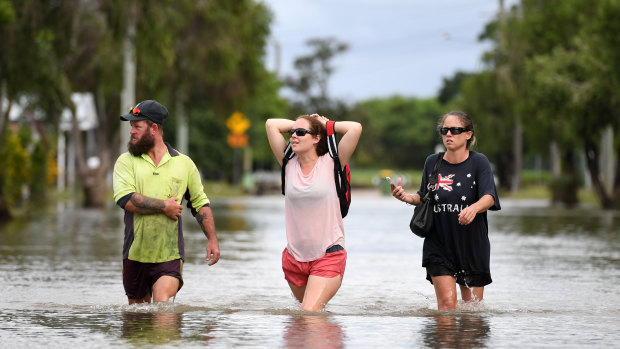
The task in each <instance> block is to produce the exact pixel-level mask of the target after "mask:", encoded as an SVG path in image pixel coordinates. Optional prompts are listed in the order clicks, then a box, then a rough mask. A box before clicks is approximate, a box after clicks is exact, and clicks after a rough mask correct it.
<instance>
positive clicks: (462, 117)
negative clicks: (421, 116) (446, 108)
mask: <svg viewBox="0 0 620 349" xmlns="http://www.w3.org/2000/svg"><path fill="white" fill-rule="evenodd" d="M448 116H456V117H457V118H458V119H459V121H460V122H461V123H462V124H463V127H464V128H466V129H467V130H468V131H471V137H470V138H469V139H468V140H467V149H469V148H470V147H473V146H474V145H475V144H476V131H474V122H473V121H471V118H470V117H469V115H467V114H466V113H464V112H462V111H458V110H453V111H451V112H449V113H447V114H445V115H444V116H442V117H441V118H440V119H439V122H438V123H437V132H439V129H440V128H442V127H443V123H444V122H445V121H446V118H447V117H448Z"/></svg>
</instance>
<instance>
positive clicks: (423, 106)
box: [347, 96, 445, 168]
mask: <svg viewBox="0 0 620 349" xmlns="http://www.w3.org/2000/svg"><path fill="white" fill-rule="evenodd" d="M443 114H445V110H443V107H442V106H441V104H440V103H439V102H438V101H437V100H436V99H424V100H422V99H417V98H405V97H401V96H394V97H391V98H388V99H371V100H368V101H364V102H360V103H358V104H357V105H355V107H354V108H353V109H352V110H351V112H350V113H349V115H348V116H347V119H350V120H355V121H358V122H360V123H362V124H363V125H364V136H363V137H362V138H361V139H360V141H359V144H358V147H357V150H356V152H355V153H356V155H355V161H356V164H357V165H360V166H384V167H397V168H421V167H422V166H423V165H424V159H426V157H427V156H428V155H429V154H430V153H432V152H434V147H435V145H436V144H438V142H440V139H439V136H438V134H437V132H436V131H435V128H436V125H437V121H438V119H439V117H440V116H441V115H443Z"/></svg>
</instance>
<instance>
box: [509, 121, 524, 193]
mask: <svg viewBox="0 0 620 349" xmlns="http://www.w3.org/2000/svg"><path fill="white" fill-rule="evenodd" d="M513 141H514V143H513V145H512V147H513V149H512V150H513V155H514V158H513V162H514V164H513V166H512V170H513V175H512V181H511V183H510V190H511V191H512V192H513V193H516V192H518V191H519V185H520V184H521V169H522V167H523V129H522V127H521V117H520V116H519V115H515V129H514V140H513Z"/></svg>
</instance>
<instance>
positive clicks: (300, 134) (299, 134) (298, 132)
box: [288, 128, 314, 137]
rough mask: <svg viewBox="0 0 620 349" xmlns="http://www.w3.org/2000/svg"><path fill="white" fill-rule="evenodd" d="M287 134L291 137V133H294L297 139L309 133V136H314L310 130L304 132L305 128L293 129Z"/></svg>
mask: <svg viewBox="0 0 620 349" xmlns="http://www.w3.org/2000/svg"><path fill="white" fill-rule="evenodd" d="M288 133H289V134H290V135H291V136H292V135H293V133H294V134H296V135H297V137H303V136H305V135H306V133H309V134H311V135H312V134H314V133H312V132H311V131H310V130H306V129H305V128H294V129H292V130H290V131H288Z"/></svg>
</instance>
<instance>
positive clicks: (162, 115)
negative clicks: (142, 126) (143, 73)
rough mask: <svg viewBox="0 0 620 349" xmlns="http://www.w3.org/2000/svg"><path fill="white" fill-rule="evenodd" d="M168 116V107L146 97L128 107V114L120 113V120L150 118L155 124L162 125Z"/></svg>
mask: <svg viewBox="0 0 620 349" xmlns="http://www.w3.org/2000/svg"><path fill="white" fill-rule="evenodd" d="M167 117H168V109H166V107H164V106H163V105H161V104H159V102H157V101H155V100H152V99H148V100H146V101H142V102H140V103H138V104H136V106H135V107H133V108H131V109H129V114H125V115H121V121H133V120H151V121H153V122H154V123H156V124H160V125H163V123H164V120H166V118H167Z"/></svg>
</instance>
